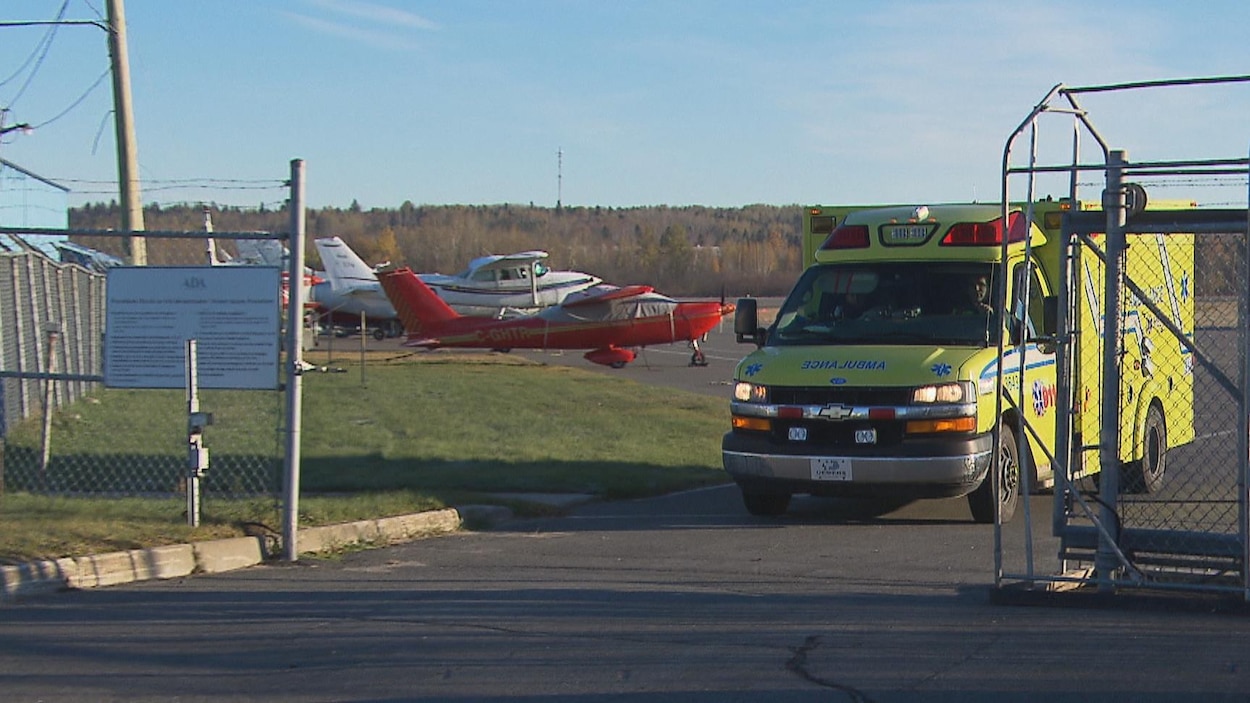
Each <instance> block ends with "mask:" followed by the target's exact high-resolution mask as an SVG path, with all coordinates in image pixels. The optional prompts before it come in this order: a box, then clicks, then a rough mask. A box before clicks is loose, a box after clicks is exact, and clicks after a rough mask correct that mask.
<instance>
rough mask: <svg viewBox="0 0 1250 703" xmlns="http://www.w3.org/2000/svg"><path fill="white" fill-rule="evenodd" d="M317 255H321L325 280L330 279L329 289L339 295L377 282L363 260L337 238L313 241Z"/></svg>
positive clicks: (371, 270)
mask: <svg viewBox="0 0 1250 703" xmlns="http://www.w3.org/2000/svg"><path fill="white" fill-rule="evenodd" d="M313 244H315V245H316V246H317V253H318V254H320V255H321V263H322V264H323V265H324V266H325V269H326V278H329V279H330V288H331V289H332V290H333V291H334V292H336V293H341V292H344V291H348V290H351V289H353V288H359V287H361V286H365V285H371V284H373V283H374V282H376V281H377V276H375V275H374V273H373V269H371V268H369V264H366V263H365V261H364V259H362V258H360V256H359V255H357V254H356V252H354V251H352V248H351V247H349V246H347V243H346V242H344V241H343V240H342V239H340V238H338V237H326V238H323V239H316V240H313Z"/></svg>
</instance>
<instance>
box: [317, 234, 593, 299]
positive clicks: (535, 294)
mask: <svg viewBox="0 0 1250 703" xmlns="http://www.w3.org/2000/svg"><path fill="white" fill-rule="evenodd" d="M314 244H315V245H316V247H317V251H318V253H320V254H321V262H322V264H323V265H324V267H325V273H326V278H328V279H329V282H330V292H329V294H330V295H332V296H335V299H334V301H333V302H330V303H329V304H328V305H327V307H330V308H335V307H336V306H338V307H344V308H350V309H352V310H355V311H356V314H357V315H359V308H358V307H356V306H365V307H366V315H370V314H376V315H378V316H379V317H382V316H386V317H388V319H389V318H395V319H398V315H397V314H396V313H395V308H394V307H393V306H392V305H391V303H390V301H389V300H388V299H387V297H386V293H385V292H383V290H382V286H381V284H379V283H378V279H377V276H376V275H375V272H374V269H372V268H370V267H369V265H368V264H366V263H365V262H364V260H363V259H361V258H360V257H359V256H358V255H357V254H356V253H355V252H354V251H352V250H351V248H350V247H348V246H347V244H345V243H344V242H343V240H342V239H340V238H338V237H327V238H323V239H317V240H315V241H314ZM545 258H547V252H545V251H524V252H520V253H518V254H509V255H506V256H498V255H495V256H482V257H478V258H476V259H474V260H473V261H470V262H469V267H468V268H467V269H466V270H465V271H463V272H461V273H459V274H457V275H454V276H447V275H443V274H438V273H426V274H420V275H419V277H420V278H421V280H422V282H424V283H425V284H426V285H427V286H429V287H430V288H431V289H433V290H434V292H435V293H436V294H437V295H438V296H439V297H440V298H442V299H443V301H444V302H446V303H447V304H448V305H450V306H451V308H452V309H453V310H455V311H456V312H457V313H459V314H461V315H471V316H482V317H511V316H515V315H519V314H524V313H529V312H535V311H537V310H539V309H541V308H546V307H551V306H553V305H559V304H560V303H562V302H563V301H564V299H565V298H567V297H568V296H569V294H570V293H576V292H578V291H582V290H586V289H587V288H590V287H592V286H595V285H598V284H600V283H602V282H603V281H602V280H601V279H599V278H598V277H596V276H591V275H590V274H587V273H582V272H580V271H553V270H551V269H550V268H548V267H547V265H546V264H544V263H543V262H542V260H543V259H545ZM314 294H315V295H316V294H320V291H318V290H317V289H316V288H314ZM340 297H341V298H350V299H351V300H355V301H356V303H355V305H354V306H347V305H346V303H345V301H339V298H340Z"/></svg>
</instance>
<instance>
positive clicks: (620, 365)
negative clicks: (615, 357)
mask: <svg viewBox="0 0 1250 703" xmlns="http://www.w3.org/2000/svg"><path fill="white" fill-rule="evenodd" d="M608 366H611V367H612V368H614V369H623V368H625V362H624V361H613V362H612V363H610V364H608Z"/></svg>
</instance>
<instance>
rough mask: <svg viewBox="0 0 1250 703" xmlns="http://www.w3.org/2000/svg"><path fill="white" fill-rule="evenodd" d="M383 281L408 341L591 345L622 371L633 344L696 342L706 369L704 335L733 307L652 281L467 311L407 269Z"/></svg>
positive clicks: (696, 358) (501, 346) (592, 357)
mask: <svg viewBox="0 0 1250 703" xmlns="http://www.w3.org/2000/svg"><path fill="white" fill-rule="evenodd" d="M377 276H378V281H379V282H380V283H381V284H382V289H383V290H384V291H385V292H386V295H387V297H388V298H390V300H391V304H392V305H394V306H395V310H396V312H398V313H399V319H400V320H401V321H403V323H404V329H405V330H406V331H407V332H408V340H407V341H406V342H404V346H409V347H426V348H429V349H437V348H438V347H468V348H476V349H495V350H508V349H589V350H590V351H588V352H586V354H585V358H586V360H587V361H592V362H594V363H596V364H603V365H605V366H611V367H612V368H614V369H619V368H622V367H623V366H625V364H628V363H629V362H631V361H633V360H634V359H635V358H636V357H637V356H638V354H637V353H636V352H635V351H633V349H631V348H630V347H645V346H647V345H650V344H670V343H672V342H689V343H690V346H691V348H693V349H694V353H693V354H692V355H691V357H690V365H691V366H706V365H707V359H706V357H705V356H704V354H703V351H702V350H701V349H700V348H699V340H700V339H702V338H703V337H704V336H706V335H707V333H708V332H709V331H710V330H711V329H712V328H713V327H715V326H716V324H717V323H719V322H720V320H721V318H722V317H724V316H725V315H730V314H732V313H733V311H734V305H733V304H732V303H728V304H727V303H723V302H721V303H718V302H678V301H676V300H673V299H672V298H669V297H667V296H663V295H660V294H658V293H656V292H655V291H654V289H653V288H652V287H651V286H625V287H623V288H618V287H616V286H609V285H604V284H601V285H598V286H595V287H593V288H589V289H587V290H585V291H582V292H579V293H575V294H573V295H570V296H569V297H568V298H566V299H565V300H564V302H563V303H562V304H560V305H554V306H551V307H549V308H545V309H544V310H542V311H541V312H538V313H535V314H533V315H526V316H522V317H512V318H505V319H492V318H484V317H467V316H462V315H460V314H459V313H457V312H456V311H455V310H452V309H451V307H450V306H448V305H447V303H445V302H444V301H443V299H442V298H440V297H438V295H437V294H435V293H434V291H432V290H430V287H429V286H427V285H425V283H423V282H422V281H421V279H420V278H418V277H417V275H416V274H415V273H413V272H412V269H409V268H407V267H404V268H400V269H394V270H391V271H384V272H379V273H378V274H377Z"/></svg>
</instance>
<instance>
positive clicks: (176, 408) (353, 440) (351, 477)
mask: <svg viewBox="0 0 1250 703" xmlns="http://www.w3.org/2000/svg"><path fill="white" fill-rule="evenodd" d="M309 361H310V362H312V363H314V364H318V363H324V360H321V359H318V358H316V356H315V354H314V355H310V356H309ZM359 363H360V359H359V357H354V358H338V359H336V360H334V362H333V365H334V366H335V367H340V368H344V369H345V372H344V373H309V374H306V375H305V376H304V384H303V387H304V394H303V396H304V402H303V423H302V432H301V454H302V456H301V459H302V461H301V488H302V491H301V493H302V495H301V499H300V524H301V525H316V524H329V523H334V522H343V521H347V520H357V519H365V518H372V517H382V516H386V515H396V514H402V513H407V512H416V511H421V510H429V509H433V508H439V507H446V506H450V505H463V504H466V503H470V502H472V503H483V502H500V501H501V500H506V499H500V498H498V497H492V496H490V495H488V494H491V493H499V492H509V493H516V492H542V493H549V492H571V493H591V494H595V495H597V496H600V497H603V498H605V499H619V498H631V497H641V496H648V495H657V494H662V493H666V492H671V491H675V490H680V489H685V488H692V487H698V486H705V485H713V484H717V483H724V482H726V481H727V480H728V478H727V476H726V475H725V474H724V472H723V471H722V470H721V467H720V437H721V434H723V432H724V431H725V428H726V427H727V425H728V404H727V403H726V402H725V401H724V400H721V399H718V398H712V397H709V396H703V395H697V394H691V393H685V392H681V391H673V390H668V389H664V388H659V387H655V386H648V385H643V384H638V383H634V382H632V381H629V380H625V379H621V378H614V377H612V376H611V375H609V374H603V373H597V372H594V371H591V370H588V369H579V368H569V367H561V366H545V365H541V364H537V363H533V362H528V361H526V360H524V359H523V358H520V357H515V356H500V355H485V354H444V353H436V354H416V355H406V354H399V355H389V356H388V355H374V356H373V357H371V358H369V359H368V360H367V361H366V362H365V363H366V366H365V369H364V371H365V372H364V374H363V378H362V374H361V369H360V367H359ZM201 403H202V407H203V409H204V410H207V411H211V412H212V413H213V415H214V423H213V425H211V426H210V427H209V428H208V429H207V430H206V432H205V435H204V437H205V444H206V445H207V446H208V447H209V449H210V454H211V464H210V470H209V475H208V477H207V478H206V480H205V492H206V493H205V498H204V502H203V506H202V511H201V526H200V527H197V528H194V529H193V528H190V527H188V526H187V525H186V517H185V499H184V498H180V497H178V495H177V493H176V490H177V488H178V477H179V475H180V470H179V467H180V466H181V465H182V463H183V462H184V461H185V451H186V449H185V436H186V398H185V394H184V392H183V391H133V390H111V389H101V390H100V391H98V392H97V393H95V394H94V395H93V396H92V397H91V398H90V399H87V400H84V401H82V402H79V403H77V404H75V405H74V406H73V407H70V408H65V409H63V410H61V411H60V412H59V413H57V414H56V415H55V416H54V418H53V423H52V427H53V430H52V447H53V453H54V461H53V462H52V463H50V464H49V468H48V476H49V477H52V478H49V479H47V480H48V481H49V482H50V483H43V484H37V485H44V486H51V483H55V481H54V480H53V479H54V478H55V477H56V476H60V475H66V476H71V477H72V478H73V481H72V482H69V480H68V479H65V480H63V481H62V482H61V483H57V485H58V486H65V487H66V489H65V490H59V491H57V490H56V489H55V488H54V487H52V488H50V490H49V493H47V494H45V493H41V492H40V491H38V490H37V486H36V490H28V489H27V490H15V489H14V488H13V487H12V483H13V482H12V481H10V485H9V488H8V492H5V493H3V494H0V525H3V530H0V561H9V562H13V561H25V560H30V559H34V558H52V557H60V556H74V555H81V554H90V553H99V552H104V551H116V550H119V549H133V548H138V547H147V546H155V545H159V544H170V543H176V542H183V541H188V540H197V539H211V538H216V537H225V536H235V535H241V534H243V529H244V525H245V524H246V523H259V524H261V525H267V526H270V527H272V528H274V529H280V517H279V516H280V515H281V503H280V485H281V484H280V479H281V450H282V446H283V437H284V432H285V430H284V429H283V425H282V410H283V407H284V406H283V400H282V396H281V394H279V393H271V392H256V391H229V392H227V391H214V392H209V393H204V394H202V397H201ZM39 427H40V423H39V421H37V420H36V421H33V422H30V423H27V424H26V425H24V426H22V427H19V428H17V429H16V431H14V432H12V433H11V434H10V437H9V440H8V442H7V444H6V447H5V456H6V463H7V464H8V465H9V466H10V476H16V475H17V472H16V471H15V470H14V468H13V467H15V466H17V465H18V462H20V461H32V460H37V455H38V449H39ZM117 465H121V466H124V467H125V469H126V470H127V471H128V472H131V474H129V475H131V476H133V475H134V472H140V473H144V472H146V474H150V477H149V478H148V479H147V480H149V482H150V484H151V485H152V486H154V490H153V494H152V495H153V497H144V498H136V497H124V498H117V497H99V496H92V495H90V494H88V493H87V491H88V490H90V489H88V488H84V486H87V485H89V483H90V480H89V479H91V478H92V477H94V476H96V475H97V474H98V473H99V469H96V468H94V467H97V466H104V467H112V466H117ZM257 466H259V467H261V468H260V469H259V475H260V476H261V478H262V480H263V482H266V487H265V490H264V491H262V495H260V496H259V497H256V496H255V495H252V496H250V497H231V496H234V495H238V494H240V493H252V494H255V492H256V491H255V490H250V491H244V490H242V489H243V488H244V483H246V481H247V480H250V479H245V478H240V477H247V476H253V475H256V474H257V472H258V470H257V468H256V467H257ZM240 467H251V471H250V473H249V472H246V471H243V470H242V469H241V468H240ZM146 474H145V475H146ZM145 485H147V484H145ZM70 489H72V490H70ZM71 496H72V497H71ZM511 504H512V505H513V507H514V508H517V509H520V510H523V511H524V510H526V509H532V510H535V511H538V510H542V508H540V507H539V506H527V505H525V504H524V503H521V504H517V503H515V502H513V503H511Z"/></svg>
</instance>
